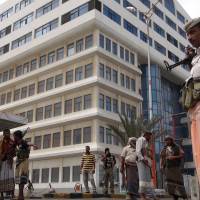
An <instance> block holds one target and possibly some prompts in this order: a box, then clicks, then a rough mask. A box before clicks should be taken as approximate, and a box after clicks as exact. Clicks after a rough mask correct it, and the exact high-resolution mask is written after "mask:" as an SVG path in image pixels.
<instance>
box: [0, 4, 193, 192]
mask: <svg viewBox="0 0 200 200" xmlns="http://www.w3.org/2000/svg"><path fill="white" fill-rule="evenodd" d="M152 3H153V1H149V0H137V1H135V0H76V1H75V0H42V1H39V0H21V1H20V0H18V1H16V0H7V1H6V2H5V3H4V4H2V5H1V7H0V111H1V112H11V113H14V114H20V115H22V116H25V117H27V118H28V121H29V123H28V126H29V127H30V128H31V131H30V133H28V134H27V136H26V137H27V140H28V141H30V142H32V143H34V144H36V145H37V146H38V150H34V151H32V152H31V156H30V165H29V168H30V179H31V180H32V182H33V183H34V185H35V188H40V189H41V188H47V187H48V183H49V182H51V183H52V184H53V187H55V188H73V187H74V184H75V183H76V182H79V181H80V159H81V154H82V153H83V151H84V148H85V146H86V145H89V146H90V147H91V151H92V152H93V153H95V155H96V159H97V163H96V174H95V178H96V183H97V185H98V186H99V185H100V182H101V180H102V165H101V161H100V155H101V154H102V152H103V151H104V148H105V147H110V149H111V152H112V153H114V154H116V155H119V154H120V152H121V145H120V141H119V139H118V137H117V135H115V133H113V132H112V131H111V130H110V128H109V125H110V124H115V125H117V124H119V122H120V120H119V117H118V114H117V113H118V112H121V113H122V114H123V113H127V115H128V116H129V117H130V116H131V115H136V116H139V115H140V114H141V113H142V101H143V98H142V96H141V93H142V85H141V76H142V71H141V69H140V68H139V66H140V65H141V66H142V65H143V64H145V63H147V56H146V55H147V40H148V39H147V35H146V24H145V21H144V16H143V13H142V12H145V11H147V10H148V9H149V7H151V6H152ZM127 6H132V7H135V10H133V12H130V11H128V10H127V9H126V8H127ZM187 19H189V16H188V15H187V13H186V12H185V11H184V10H183V8H182V7H181V6H180V5H179V4H178V2H177V1H175V2H174V3H173V1H172V0H162V1H161V3H160V4H158V5H157V6H156V7H155V8H154V15H153V16H152V20H151V28H150V45H151V47H150V51H151V62H152V64H154V65H155V64H156V65H157V66H159V69H160V74H161V75H160V76H162V77H164V78H165V79H167V80H169V81H170V82H173V83H176V84H179V83H180V82H181V81H182V80H184V79H185V78H186V77H187V76H188V71H186V70H185V69H184V68H181V67H179V68H177V69H175V70H174V71H173V73H171V74H170V75H169V74H167V73H166V72H165V70H164V66H163V60H168V61H169V62H173V61H177V60H178V58H183V57H184V53H183V51H184V47H185V46H186V45H187V44H188V43H187V40H186V35H185V32H184V30H183V27H184V23H185V21H186V20H187ZM153 72H154V71H152V73H153ZM152 76H153V75H152ZM153 87H154V85H153ZM156 87H157V86H155V88H156ZM145 98H146V97H144V99H145ZM153 98H154V96H153ZM153 100H154V99H153ZM153 109H154V107H153ZM157 112H158V113H159V109H157ZM118 158H119V157H118V156H117V165H116V168H115V182H116V183H118V182H119V159H118Z"/></svg>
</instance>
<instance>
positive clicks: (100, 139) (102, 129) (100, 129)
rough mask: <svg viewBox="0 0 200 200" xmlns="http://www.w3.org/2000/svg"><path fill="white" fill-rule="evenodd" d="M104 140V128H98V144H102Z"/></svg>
mask: <svg viewBox="0 0 200 200" xmlns="http://www.w3.org/2000/svg"><path fill="white" fill-rule="evenodd" d="M104 141H105V139H104V127H103V126H100V127H99V142H100V143H104Z"/></svg>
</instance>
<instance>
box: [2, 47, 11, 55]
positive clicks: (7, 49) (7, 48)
mask: <svg viewBox="0 0 200 200" xmlns="http://www.w3.org/2000/svg"><path fill="white" fill-rule="evenodd" d="M9 46H10V44H7V45H5V46H3V47H0V56H1V55H3V54H6V53H7V52H9Z"/></svg>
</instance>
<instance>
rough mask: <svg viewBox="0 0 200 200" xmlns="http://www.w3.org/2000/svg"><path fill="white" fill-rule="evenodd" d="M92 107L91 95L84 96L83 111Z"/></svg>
mask: <svg viewBox="0 0 200 200" xmlns="http://www.w3.org/2000/svg"><path fill="white" fill-rule="evenodd" d="M91 107H92V96H91V94H88V95H85V96H84V109H89V108H91Z"/></svg>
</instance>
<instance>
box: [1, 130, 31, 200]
mask: <svg viewBox="0 0 200 200" xmlns="http://www.w3.org/2000/svg"><path fill="white" fill-rule="evenodd" d="M23 136H24V134H23V132H22V131H20V130H17V131H15V132H14V133H13V139H12V138H11V133H10V130H9V129H5V130H4V131H3V139H2V140H1V141H0V193H1V199H4V193H7V194H9V195H10V196H11V199H12V198H14V192H15V184H19V195H18V200H24V194H23V190H24V185H25V184H26V183H27V180H28V159H29V154H30V146H32V145H30V144H28V143H27V142H26V141H25V140H24V139H23ZM14 157H16V164H15V165H16V166H15V174H14V163H13V159H14Z"/></svg>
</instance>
